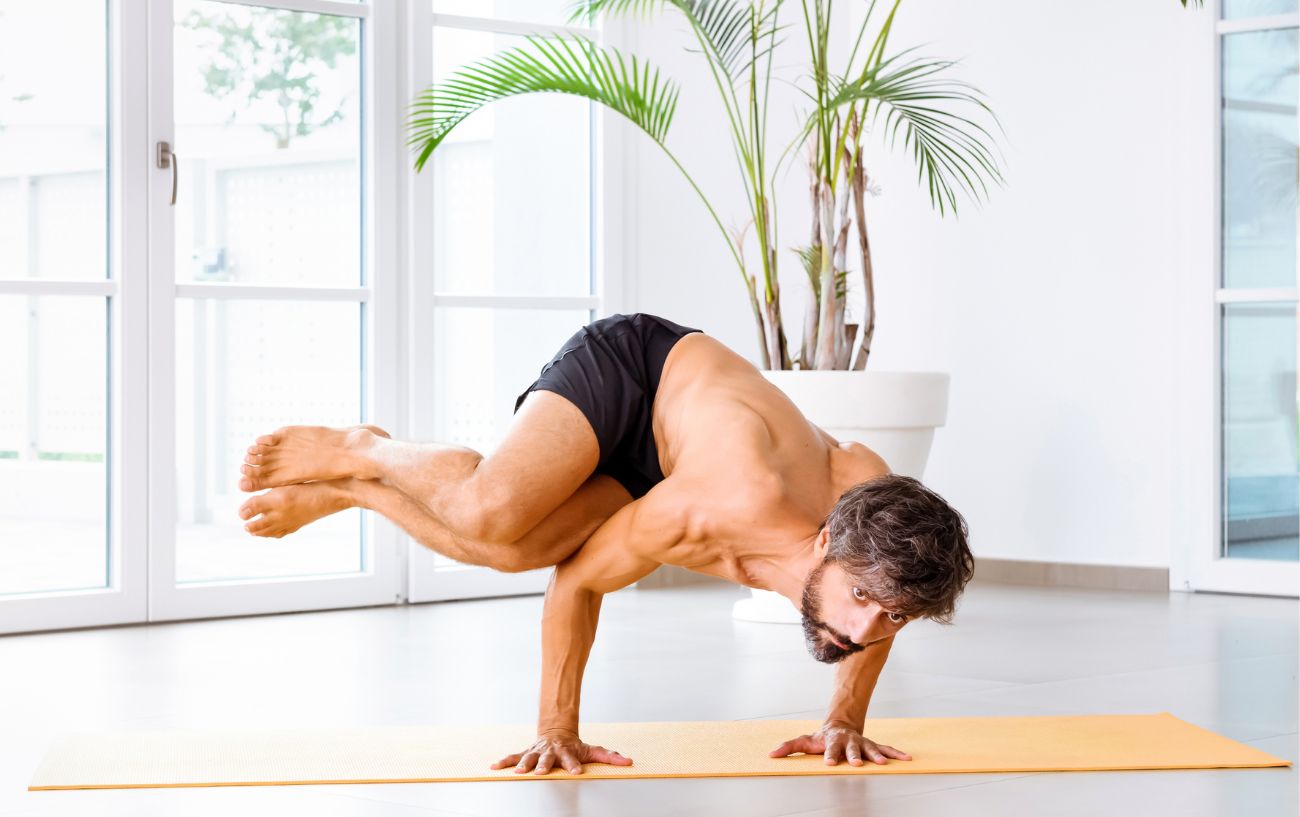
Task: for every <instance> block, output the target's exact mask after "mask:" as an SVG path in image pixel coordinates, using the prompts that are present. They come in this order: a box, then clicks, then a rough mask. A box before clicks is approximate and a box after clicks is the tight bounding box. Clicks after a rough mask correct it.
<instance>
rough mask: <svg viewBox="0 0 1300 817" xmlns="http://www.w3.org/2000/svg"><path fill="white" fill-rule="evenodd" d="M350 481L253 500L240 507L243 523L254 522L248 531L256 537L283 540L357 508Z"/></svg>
mask: <svg viewBox="0 0 1300 817" xmlns="http://www.w3.org/2000/svg"><path fill="white" fill-rule="evenodd" d="M349 481H350V479H348V478H345V479H333V480H324V481H321V482H307V483H304V484H302V485H285V486H282V487H279V488H273V489H272V490H270V491H267V492H266V493H264V494H258V495H257V496H254V497H249V498H248V500H247V501H245V502H244V504H243V505H241V506H239V518H240V519H252V518H253V517H254V516H257V515H258V514H261V516H260V517H259V518H258V519H256V520H254V521H251V522H248V523H247V524H245V525H244V530H246V531H248V532H249V533H251V534H253V535H254V536H266V537H270V538H272V539H279V538H280V537H281V536H284V535H286V534H289V533H293V532H294V531H296V530H298V529H299V528H301V527H302V526H303V525H306V524H308V523H310V522H315V521H316V520H317V519H320V518H322V517H325V516H329V515H330V514H332V513H338V512H339V511H343V510H347V509H348V508H351V507H353V506H354V505H355V503H354V502H352V501H351V498H350V497H349V495H348V492H347V490H346V489H345V486H346V483H348V482H349Z"/></svg>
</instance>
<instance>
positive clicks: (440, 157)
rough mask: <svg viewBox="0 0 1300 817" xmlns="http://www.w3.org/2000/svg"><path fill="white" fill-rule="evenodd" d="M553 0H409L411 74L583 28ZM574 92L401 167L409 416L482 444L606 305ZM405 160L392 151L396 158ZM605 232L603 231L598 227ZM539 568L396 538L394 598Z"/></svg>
mask: <svg viewBox="0 0 1300 817" xmlns="http://www.w3.org/2000/svg"><path fill="white" fill-rule="evenodd" d="M570 7H571V3H569V2H568V0H544V1H541V0H417V2H415V3H412V8H413V9H414V12H413V15H412V20H411V25H410V28H411V31H412V32H413V34H412V37H411V40H410V45H411V54H412V59H411V62H412V73H411V87H412V88H413V89H416V90H421V89H424V88H426V87H428V86H429V85H430V84H432V83H435V82H439V81H441V80H443V79H445V78H446V77H448V76H450V75H451V74H452V73H453V72H455V71H456V70H457V69H458V68H460V67H461V66H464V65H467V64H469V63H472V62H475V61H477V60H480V59H482V58H484V57H487V56H489V55H491V54H493V53H496V52H498V51H501V50H504V49H507V48H515V47H519V46H523V45H526V40H525V39H524V37H525V35H528V34H540V35H551V36H555V35H560V36H575V35H576V36H583V37H587V38H590V39H599V38H600V34H599V32H598V31H596V30H594V29H591V28H586V27H581V26H572V25H569V24H567V22H566V19H567V16H568V11H569V9H570ZM605 133H608V131H607V130H606V129H605V128H604V127H603V122H602V117H601V115H600V114H599V113H598V112H597V111H595V110H593V107H592V105H591V104H590V103H588V102H587V101H586V100H583V99H578V98H575V97H571V96H565V95H560V94H536V95H524V96H519V97H514V98H510V99H506V100H503V101H501V102H499V103H495V104H493V105H492V106H490V107H488V108H485V109H483V110H480V111H478V112H476V113H474V114H473V115H471V116H470V117H469V118H467V119H466V120H465V122H464V123H462V124H460V125H459V126H458V127H457V128H456V130H454V131H453V132H452V133H451V135H450V136H449V137H448V138H447V140H446V141H445V142H444V143H443V144H442V145H441V146H440V147H439V149H438V151H437V152H435V153H434V154H433V157H432V158H431V160H430V162H429V164H428V165H427V166H426V168H425V170H424V171H423V172H422V173H420V174H419V175H417V176H415V177H414V178H413V189H412V207H411V212H412V216H411V219H412V228H411V233H412V236H413V239H414V241H413V244H412V257H413V264H412V266H413V269H414V270H417V271H420V270H431V272H432V274H431V275H428V274H425V275H416V276H415V278H414V280H413V282H412V291H413V293H414V294H415V296H416V297H415V298H414V300H413V306H412V308H413V312H412V320H411V325H412V330H413V333H412V337H413V348H414V349H415V350H417V352H416V353H415V354H414V356H413V359H412V363H413V368H414V375H415V381H414V386H415V388H414V390H413V392H414V394H413V398H414V399H413V405H414V406H415V407H416V410H415V411H414V412H413V414H412V426H411V427H412V432H413V434H414V435H416V437H417V438H419V439H427V440H438V441H440V442H451V443H457V444H460V445H465V446H468V447H470V448H473V449H475V450H477V451H479V452H481V453H483V454H485V455H487V454H490V453H491V451H492V449H493V448H494V447H495V446H496V444H497V442H498V441H499V440H500V439H501V438H502V436H503V435H504V433H505V430H506V428H507V426H508V425H509V423H510V419H511V416H512V414H513V410H514V405H515V399H516V397H517V396H518V395H519V394H520V393H521V392H522V391H523V390H524V389H526V388H527V387H528V385H529V384H530V383H532V382H533V380H535V379H536V378H537V375H538V373H539V372H540V370H541V368H542V366H543V365H544V364H545V363H546V362H547V361H548V360H550V359H551V357H552V356H553V355H554V354H555V352H556V350H558V349H559V348H560V346H562V345H563V344H564V342H565V341H566V340H568V338H569V337H570V336H571V335H572V334H573V333H574V332H576V331H577V330H578V329H579V328H580V327H582V326H584V325H585V324H587V323H589V322H590V321H591V320H592V319H593V318H594V317H595V316H596V315H597V314H598V313H600V312H602V311H604V310H606V309H610V308H612V307H613V306H614V305H615V304H616V299H612V298H611V297H610V287H609V281H608V280H606V279H605V277H604V276H603V274H602V270H604V269H605V264H603V263H602V259H601V254H602V252H605V251H607V247H606V245H605V244H604V243H603V242H601V241H598V240H597V236H598V235H600V234H601V231H600V230H599V229H598V225H597V224H596V213H597V212H600V211H601V205H600V204H599V202H600V201H601V200H602V197H603V196H604V195H605V191H604V187H603V185H602V184H598V180H602V179H603V178H604V177H603V176H602V174H601V173H599V171H598V169H597V168H598V167H599V166H600V158H601V156H602V155H604V156H605V158H606V159H608V154H607V153H605V154H602V151H603V150H605V148H606V147H607V146H608V143H607V141H606V140H605V139H604V138H603V135H604V134H605ZM410 164H411V163H410V161H409V160H408V161H407V162H406V166H407V167H409V166H410ZM605 235H608V233H606V234H605ZM550 572H551V571H550V569H549V568H546V569H543V570H534V571H528V572H525V573H518V574H508V573H498V572H495V571H492V570H487V569H484V568H478V567H470V566H466V565H463V564H460V563H457V562H455V561H453V560H451V559H448V558H446V557H443V556H441V555H438V554H436V553H434V552H432V551H430V550H428V549H426V548H424V547H421V546H420V545H418V544H417V543H412V544H411V546H410V591H409V592H410V599H411V600H412V601H435V600H441V599H452V598H470V597H475V596H500V595H509V594H515V593H540V592H542V591H544V590H545V589H546V583H547V580H548V578H549V576H550Z"/></svg>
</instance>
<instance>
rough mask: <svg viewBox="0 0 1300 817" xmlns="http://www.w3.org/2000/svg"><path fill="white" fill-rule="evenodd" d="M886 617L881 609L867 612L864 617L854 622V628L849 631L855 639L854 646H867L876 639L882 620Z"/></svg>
mask: <svg viewBox="0 0 1300 817" xmlns="http://www.w3.org/2000/svg"><path fill="white" fill-rule="evenodd" d="M883 616H884V611H883V610H879V609H873V610H866V611H864V612H863V614H862V617H861V618H859V619H858V620H857V621H856V622H854V627H853V629H852V630H850V631H849V635H850V636H851V637H852V638H853V643H854V644H860V645H862V646H864V647H865V646H866V645H867V644H870V643H871V642H872V640H873V639H874V638H875V637H876V633H877V631H878V630H879V627H880V626H881V623H880V619H881V618H882V617H883Z"/></svg>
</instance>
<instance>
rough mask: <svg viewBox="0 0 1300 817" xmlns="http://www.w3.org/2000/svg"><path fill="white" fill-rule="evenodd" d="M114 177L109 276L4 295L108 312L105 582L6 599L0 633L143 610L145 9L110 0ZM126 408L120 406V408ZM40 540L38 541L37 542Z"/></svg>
mask: <svg viewBox="0 0 1300 817" xmlns="http://www.w3.org/2000/svg"><path fill="white" fill-rule="evenodd" d="M105 7H106V24H107V32H106V57H107V65H106V69H107V77H106V85H107V89H108V93H107V99H106V102H107V117H108V128H107V133H108V150H107V151H106V156H105V158H106V168H105V172H106V177H107V182H108V207H107V213H106V215H107V219H108V223H107V225H106V227H107V229H106V231H105V237H106V240H107V241H108V248H109V252H108V255H107V260H108V270H107V277H105V278H94V279H82V280H52V279H25V280H24V279H16V280H15V279H10V280H3V281H0V295H44V296H51V297H58V296H81V297H84V296H100V297H103V298H104V299H105V305H106V309H107V317H108V320H107V324H106V330H107V334H106V337H105V338H104V342H105V344H106V353H107V361H106V373H107V379H108V382H107V390H106V400H107V404H106V406H105V411H106V419H107V438H108V439H107V440H106V450H105V467H106V482H107V490H108V501H107V505H106V511H107V515H106V527H105V539H106V541H105V547H106V548H107V560H108V575H107V577H106V578H107V581H106V587H103V588H93V589H84V590H71V591H51V592H38V593H25V594H18V595H14V596H4V597H0V634H3V633H21V632H31V631H36V630H56V629H66V628H71V627H88V626H106V625H114V624H129V623H134V622H141V621H144V620H145V618H146V615H147V610H148V602H147V588H146V586H145V584H146V582H145V576H146V564H147V562H146V560H147V552H146V541H147V540H146V527H147V522H148V504H147V500H148V496H147V494H146V490H145V474H146V467H147V458H146V453H147V442H148V428H149V425H148V416H147V414H146V404H147V399H148V392H147V386H148V383H147V372H146V350H147V349H148V343H149V341H148V335H147V332H146V326H145V320H144V318H145V306H146V285H147V281H146V279H145V276H144V275H143V274H142V271H143V269H144V267H145V264H146V258H147V252H148V247H147V245H146V242H145V236H146V227H147V223H146V222H147V217H146V205H147V191H146V182H147V177H148V165H147V155H148V149H147V135H146V132H145V126H146V120H145V115H146V110H147V108H146V100H145V98H144V95H143V94H141V93H139V91H140V89H141V88H143V87H144V82H145V78H146V75H147V68H148V66H147V58H146V32H145V7H144V6H143V5H142V4H139V3H130V2H120V1H118V2H107V3H106V4H105ZM119 406H120V407H121V410H120V411H118V410H116V409H117V407H119ZM32 546H38V543H32Z"/></svg>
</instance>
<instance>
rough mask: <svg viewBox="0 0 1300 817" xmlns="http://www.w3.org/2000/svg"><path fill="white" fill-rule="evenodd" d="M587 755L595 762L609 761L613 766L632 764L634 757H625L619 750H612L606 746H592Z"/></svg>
mask: <svg viewBox="0 0 1300 817" xmlns="http://www.w3.org/2000/svg"><path fill="white" fill-rule="evenodd" d="M587 757H589V758H590V759H591V761H592V762H593V763H608V764H610V765H611V766H631V765H632V758H630V757H623V756H622V755H620V754H619V753H618V752H613V751H610V750H609V749H606V748H605V747H604V746H592V747H591V749H590V750H589V751H588V752H587Z"/></svg>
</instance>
